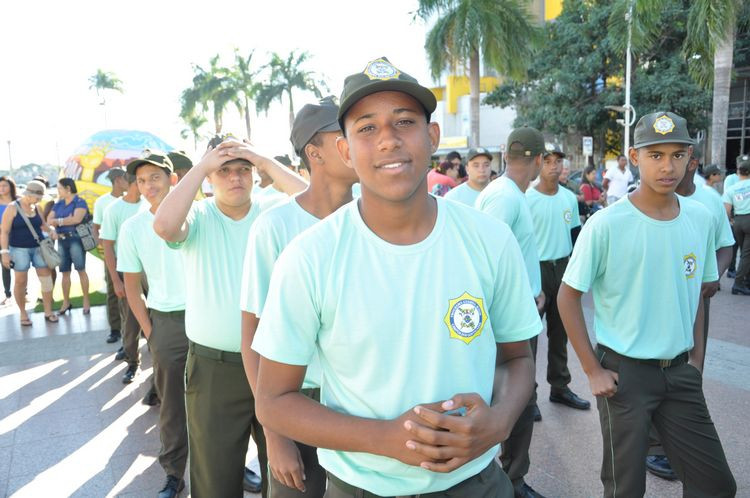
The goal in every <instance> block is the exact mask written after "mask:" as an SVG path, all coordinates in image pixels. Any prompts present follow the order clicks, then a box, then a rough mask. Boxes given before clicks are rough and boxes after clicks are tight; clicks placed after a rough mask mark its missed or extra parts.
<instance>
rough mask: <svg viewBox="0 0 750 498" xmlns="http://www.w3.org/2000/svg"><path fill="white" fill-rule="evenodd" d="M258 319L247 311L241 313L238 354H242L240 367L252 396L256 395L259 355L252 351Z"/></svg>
mask: <svg viewBox="0 0 750 498" xmlns="http://www.w3.org/2000/svg"><path fill="white" fill-rule="evenodd" d="M258 321H259V320H258V317H257V316H255V315H254V314H253V313H248V312H247V311H243V312H242V338H241V342H240V352H241V353H242V365H243V366H244V367H245V375H246V376H247V381H248V382H249V383H250V389H251V390H252V391H253V394H255V393H257V392H258V391H257V384H258V364H259V362H260V355H259V354H258V353H256V352H255V351H254V350H253V349H252V347H251V346H252V344H253V338H254V337H255V331H256V330H257V329H258Z"/></svg>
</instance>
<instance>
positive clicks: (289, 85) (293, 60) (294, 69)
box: [255, 50, 328, 129]
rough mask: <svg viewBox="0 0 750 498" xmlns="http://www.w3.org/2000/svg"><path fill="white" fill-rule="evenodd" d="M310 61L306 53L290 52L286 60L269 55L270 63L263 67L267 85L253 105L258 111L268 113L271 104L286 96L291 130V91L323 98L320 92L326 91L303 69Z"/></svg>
mask: <svg viewBox="0 0 750 498" xmlns="http://www.w3.org/2000/svg"><path fill="white" fill-rule="evenodd" d="M309 59H310V54H309V53H308V52H301V53H299V54H297V53H295V51H294V50H292V51H291V52H290V53H289V55H288V56H287V57H286V59H284V58H282V57H281V56H280V55H279V54H277V53H274V54H272V55H271V61H270V62H269V63H268V64H266V66H265V67H267V68H270V70H271V75H270V77H269V79H268V84H265V85H263V86H262V87H261V88H260V89H259V91H258V94H257V98H256V101H255V105H256V107H257V108H258V109H259V110H262V111H265V112H266V113H267V112H268V108H269V107H270V105H271V102H273V101H274V100H278V101H279V102H281V100H282V98H283V97H284V96H285V95H286V97H287V99H288V100H289V128H290V129H291V128H292V123H293V122H294V100H293V98H292V91H293V90H294V89H295V88H296V89H298V90H303V91H308V92H312V93H314V94H315V96H316V97H318V98H321V97H322V96H323V92H322V91H328V86H327V85H326V84H325V82H324V81H323V80H322V79H316V78H318V75H317V74H316V73H314V72H313V71H308V70H306V69H303V67H302V65H303V64H304V63H305V62H307V61H308V60H309Z"/></svg>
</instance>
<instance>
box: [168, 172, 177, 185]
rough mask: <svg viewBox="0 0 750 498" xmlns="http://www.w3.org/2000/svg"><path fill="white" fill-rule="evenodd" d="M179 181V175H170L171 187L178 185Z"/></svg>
mask: <svg viewBox="0 0 750 498" xmlns="http://www.w3.org/2000/svg"><path fill="white" fill-rule="evenodd" d="M177 180H179V178H178V177H177V173H172V174H171V175H169V185H171V186H172V187H174V186H175V185H177Z"/></svg>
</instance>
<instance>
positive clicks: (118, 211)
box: [99, 198, 148, 254]
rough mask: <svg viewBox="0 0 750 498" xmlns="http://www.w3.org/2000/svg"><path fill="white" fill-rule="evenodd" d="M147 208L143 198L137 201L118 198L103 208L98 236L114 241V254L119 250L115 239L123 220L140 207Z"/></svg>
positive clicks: (118, 243) (118, 244)
mask: <svg viewBox="0 0 750 498" xmlns="http://www.w3.org/2000/svg"><path fill="white" fill-rule="evenodd" d="M144 206H145V207H146V208H148V204H147V203H145V202H143V199H138V202H127V201H126V200H124V199H122V198H120V199H116V200H114V201H113V202H112V203H111V204H110V205H109V206H107V209H105V210H104V218H103V219H102V227H101V230H99V238H100V239H104V240H113V241H115V254H116V253H117V252H118V250H119V246H120V242H119V241H118V240H117V236H118V234H119V233H120V228H121V227H122V224H123V223H125V220H127V219H128V218H130V217H131V216H134V215H135V214H136V213H137V212H138V211H140V210H141V209H142V208H144Z"/></svg>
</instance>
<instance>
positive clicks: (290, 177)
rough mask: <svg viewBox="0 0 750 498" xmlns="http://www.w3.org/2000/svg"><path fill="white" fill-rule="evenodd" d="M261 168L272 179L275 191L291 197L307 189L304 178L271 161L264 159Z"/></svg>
mask: <svg viewBox="0 0 750 498" xmlns="http://www.w3.org/2000/svg"><path fill="white" fill-rule="evenodd" d="M262 167H263V169H264V171H265V172H266V173H268V176H270V177H271V178H272V179H273V185H274V187H275V188H276V190H280V191H282V192H284V193H285V194H287V195H293V194H296V193H297V192H301V191H303V190H305V189H306V188H307V182H306V181H305V179H304V178H302V177H301V176H299V175H298V174H296V173H294V172H293V171H291V170H290V169H289V168H286V167H284V165H282V164H281V163H279V162H277V161H275V160H273V159H268V158H265V159H264V162H263V165H262Z"/></svg>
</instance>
